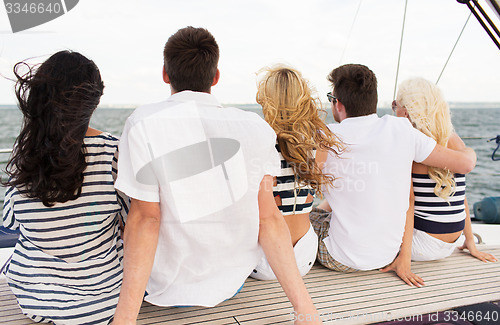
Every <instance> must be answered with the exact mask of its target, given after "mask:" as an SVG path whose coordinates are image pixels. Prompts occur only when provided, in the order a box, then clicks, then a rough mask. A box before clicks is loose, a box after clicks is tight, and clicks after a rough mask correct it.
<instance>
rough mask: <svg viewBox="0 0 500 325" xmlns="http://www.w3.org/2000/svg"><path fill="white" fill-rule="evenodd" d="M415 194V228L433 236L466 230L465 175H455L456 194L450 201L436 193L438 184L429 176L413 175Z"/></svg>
mask: <svg viewBox="0 0 500 325" xmlns="http://www.w3.org/2000/svg"><path fill="white" fill-rule="evenodd" d="M412 180H413V191H414V193H415V217H414V220H415V224H414V228H415V229H418V230H421V231H425V232H427V233H432V234H448V233H453V232H458V231H462V230H464V227H465V218H466V217H467V214H466V212H465V175H463V174H455V183H456V192H455V194H454V195H452V196H450V197H449V198H448V201H446V200H444V199H442V198H440V197H439V196H437V195H436V194H435V193H434V187H435V186H436V182H435V181H433V180H432V179H431V178H430V177H429V175H427V174H412Z"/></svg>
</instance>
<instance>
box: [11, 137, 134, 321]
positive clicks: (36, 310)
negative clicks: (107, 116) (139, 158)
mask: <svg viewBox="0 0 500 325" xmlns="http://www.w3.org/2000/svg"><path fill="white" fill-rule="evenodd" d="M84 147H85V148H86V153H85V159H86V161H87V168H86V169H85V171H84V180H83V186H82V194H81V195H80V197H79V198H77V199H75V200H72V201H68V202H65V203H56V204H55V205H54V206H52V207H46V206H44V205H43V203H42V202H41V201H40V200H38V199H31V198H27V197H26V196H25V195H23V194H24V193H26V192H25V191H23V190H22V189H17V188H8V189H7V192H6V195H5V203H4V207H3V225H4V226H5V227H7V228H10V229H17V228H19V230H20V236H19V240H18V242H17V244H16V246H15V250H14V253H13V255H12V259H11V261H10V263H9V265H8V267H7V270H6V272H5V275H6V277H7V282H8V284H9V286H10V288H11V289H12V291H13V293H14V294H15V296H16V297H17V301H18V303H19V306H20V307H21V309H22V311H23V313H24V314H25V315H27V316H28V317H30V318H31V319H33V320H34V321H37V322H50V321H52V322H54V323H56V324H107V323H108V322H109V321H110V319H111V318H112V316H113V313H114V310H115V307H116V304H117V302H118V296H119V292H120V286H121V281H122V270H123V267H122V259H123V244H122V239H121V233H120V220H121V222H123V223H124V221H125V220H124V219H125V217H126V214H127V212H128V205H129V203H128V202H129V200H128V198H126V197H124V196H122V195H121V194H118V193H117V192H116V191H115V188H114V179H115V178H116V163H117V158H118V139H117V138H115V137H113V136H112V135H110V134H108V133H102V134H101V135H98V136H93V137H85V140H84Z"/></svg>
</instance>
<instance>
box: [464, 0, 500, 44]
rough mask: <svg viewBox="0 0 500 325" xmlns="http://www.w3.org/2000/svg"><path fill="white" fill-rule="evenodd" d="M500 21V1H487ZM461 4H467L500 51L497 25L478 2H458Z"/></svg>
mask: <svg viewBox="0 0 500 325" xmlns="http://www.w3.org/2000/svg"><path fill="white" fill-rule="evenodd" d="M485 1H486V2H487V3H488V4H489V5H490V7H491V8H492V9H493V11H494V12H495V13H496V14H497V16H498V18H499V19H500V0H485ZM457 2H459V3H463V4H466V5H467V7H468V8H469V10H470V11H471V13H472V14H473V15H474V17H476V19H477V21H478V22H479V23H480V24H481V26H483V29H484V30H485V31H486V33H488V35H489V36H490V38H491V40H492V41H493V43H495V45H496V46H497V47H498V49H499V50H500V31H499V30H498V28H497V27H496V25H495V23H494V22H493V21H492V20H491V19H490V17H489V16H488V14H487V13H486V12H485V11H484V9H483V8H482V7H481V5H480V4H479V3H478V1H477V0H457Z"/></svg>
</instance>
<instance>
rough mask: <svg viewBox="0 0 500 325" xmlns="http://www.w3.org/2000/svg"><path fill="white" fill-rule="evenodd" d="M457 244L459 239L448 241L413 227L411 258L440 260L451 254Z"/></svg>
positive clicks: (415, 259) (416, 259) (414, 259)
mask: <svg viewBox="0 0 500 325" xmlns="http://www.w3.org/2000/svg"><path fill="white" fill-rule="evenodd" d="M459 238H460V237H459ZM457 246H458V239H457V240H456V241H455V242H454V243H447V242H444V241H442V240H439V239H437V238H434V237H432V236H431V235H429V234H427V233H426V232H424V231H421V230H418V229H413V241H412V244H411V259H412V261H433V260H439V259H442V258H445V257H448V256H450V255H451V254H452V253H453V251H454V250H455V248H456V247H457Z"/></svg>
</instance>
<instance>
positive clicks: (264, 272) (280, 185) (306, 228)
mask: <svg viewBox="0 0 500 325" xmlns="http://www.w3.org/2000/svg"><path fill="white" fill-rule="evenodd" d="M265 72H266V73H265V75H264V77H263V78H262V80H261V81H260V82H259V84H258V91H257V102H258V103H259V104H260V105H261V106H262V111H263V113H264V118H265V120H266V122H267V123H269V125H270V126H271V127H272V128H273V130H274V131H275V132H276V137H277V144H276V149H277V150H278V152H279V154H280V157H281V175H280V176H277V177H276V181H275V186H274V187H273V194H274V197H275V201H276V204H277V206H278V208H279V209H280V211H281V213H282V214H283V217H284V218H285V221H286V223H287V225H288V229H289V230H290V235H291V239H292V245H293V250H294V253H295V260H296V261H297V267H298V269H299V272H300V275H302V276H304V275H306V274H307V273H308V272H309V270H311V268H312V266H313V264H314V261H315V260H316V254H317V251H318V236H317V235H316V233H315V232H314V229H313V227H312V225H311V223H310V221H309V212H310V211H311V210H312V205H313V196H314V195H315V193H319V194H321V186H322V185H326V184H331V183H332V181H333V179H334V178H333V175H324V174H323V173H322V172H321V168H320V167H321V164H322V163H324V162H325V160H326V157H327V153H328V152H329V151H331V152H333V153H334V154H338V153H339V152H340V151H342V150H343V144H342V143H341V142H340V141H339V139H337V137H336V136H335V135H334V134H333V133H332V132H331V131H330V130H329V129H328V127H327V126H326V125H325V123H324V122H323V121H322V119H321V118H320V115H319V113H320V111H319V109H318V108H319V107H320V104H319V103H318V100H317V99H315V98H313V97H312V94H311V89H310V87H309V85H308V82H307V80H306V79H304V78H303V77H302V74H301V73H300V72H299V71H297V70H295V69H292V68H289V67H286V66H282V65H278V66H275V67H273V68H269V69H266V70H265ZM250 276H251V277H253V278H256V279H259V280H273V279H276V276H275V275H274V273H273V270H272V269H271V266H270V265H269V263H268V261H267V259H266V258H265V257H262V260H261V261H260V263H259V265H257V267H256V268H255V269H254V271H253V273H252V274H251V275H250Z"/></svg>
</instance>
